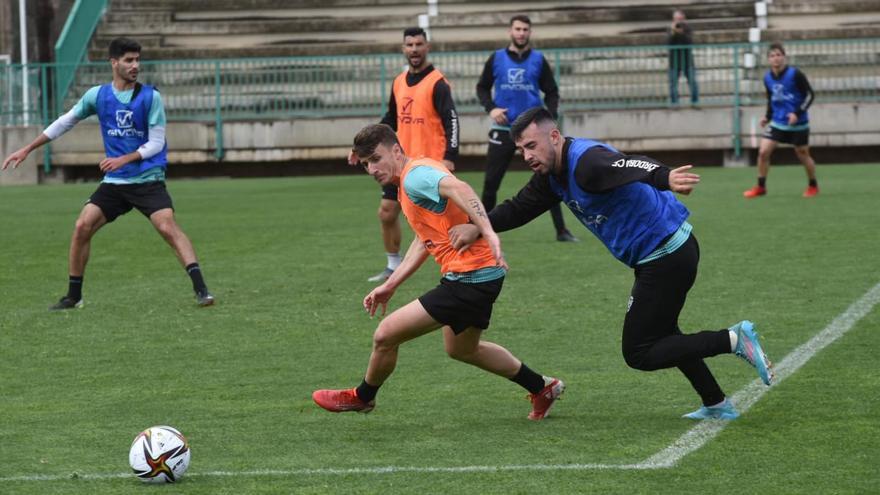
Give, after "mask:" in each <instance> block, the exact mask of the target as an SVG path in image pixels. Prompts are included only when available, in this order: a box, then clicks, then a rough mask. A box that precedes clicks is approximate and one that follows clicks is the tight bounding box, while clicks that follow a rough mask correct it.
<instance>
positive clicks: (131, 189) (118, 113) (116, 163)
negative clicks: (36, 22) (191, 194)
mask: <svg viewBox="0 0 880 495" xmlns="http://www.w3.org/2000/svg"><path fill="white" fill-rule="evenodd" d="M109 52H110V65H111V67H112V69H113V81H112V83H108V84H103V85H101V86H95V87H93V88H91V89H89V90H88V91H87V92H86V93H85V94H84V95H83V96H82V98H81V99H80V100H79V102H78V103H77V104H76V106H74V107H73V109H71V110H70V111H69V112H67V113H66V114H64V115H62V116H61V117H59V118H58V119H57V120H56V121H55V122H53V123H52V124H51V125H50V126H49V127H47V128H46V130H45V131H43V133H42V134H40V136H38V137H37V138H36V139H34V141H33V142H31V143H30V144H28V145H27V146H25V147H23V148H21V149H20V150H18V151H16V152H15V153H12V154H11V155H9V157H7V158H6V160H4V161H3V169H4V170H5V169H6V168H7V167H8V166H10V165H12V166H13V167H17V166H18V165H19V164H20V163H21V162H22V161H23V160H24V159H25V158H27V156H28V155H29V154H30V153H31V152H32V151H33V150H35V149H37V148H39V147H40V146H42V145H44V144H46V143H48V142H49V141H52V140H54V139H57V138H59V137H60V136H61V135H62V134H64V133H65V132H67V131H69V130H70V129H72V128H73V126H75V125H76V124H77V123H78V122H79V121H81V120H83V119H85V118H87V117H89V116H91V115H97V116H98V120H99V122H100V124H101V127H100V129H101V137H102V138H103V140H104V151H105V153H106V158H104V159H103V160H101V163H100V164H99V167H100V169H101V171H102V172H104V178H103V180H102V181H101V184H100V185H99V186H98V189H97V190H96V191H95V192H94V193H93V194H92V196H91V197H90V198H89V199H88V201H87V202H86V204H85V206H83V209H82V211H81V212H80V214H79V218H77V220H76V225H75V226H74V229H73V236H72V237H71V239H70V255H69V260H68V262H69V274H70V278H69V283H68V289H67V294H66V295H65V296H64V297H62V298H61V300H60V301H58V302H57V303H56V304H55V305H53V306H51V307H50V308H49V309H52V310H62V309H71V308H80V307H82V305H83V298H82V288H83V277H84V274H85V269H86V263H87V262H88V260H89V253H90V248H91V241H92V236H94V235H95V233H96V232H98V230H99V229H100V228H101V227H103V226H104V225H106V224H108V223H110V222H112V221H113V220H115V219H116V217H118V216H120V215H124V214H125V213H128V212H129V211H131V209H132V208H137V209H138V211H140V212H141V213H143V214H144V216H146V217H147V218H149V219H150V223H152V224H153V227H155V228H156V231H158V232H159V234H160V235H161V236H162V238H163V239H165V241H166V242H168V244H169V245H170V246H171V247H172V249H174V252H175V254H176V255H177V258H178V259H179V260H180V263H181V264H182V265H183V267H184V268H185V269H186V273H187V274H188V275H189V277H190V279H191V280H192V284H193V290H194V291H195V294H196V301H197V302H198V304H199V306H210V305H211V304H214V296H212V295H211V293H210V292H208V287H207V285H205V281H204V279H203V277H202V271H201V267H200V266H199V262H198V260H197V259H196V253H195V251H194V250H193V246H192V243H191V242H190V240H189V238H188V237H187V236H186V234H185V233H184V232H183V230H181V229H180V227H179V226H178V225H177V222H176V221H175V220H174V207H173V205H172V202H171V196H169V195H168V191H167V190H166V189H165V169H166V168H167V166H168V160H167V156H166V155H167V152H168V144H167V143H166V142H165V109H164V106H163V105H162V97H161V95H160V94H159V91H158V90H156V88H154V87H152V86H148V85H146V84H141V83H139V82H137V78H138V72H139V70H140V59H141V46H140V44H138V43H137V42H136V41H133V40H130V39H126V38H117V39H114V40H113V41H111V42H110V46H109Z"/></svg>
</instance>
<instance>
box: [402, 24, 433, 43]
mask: <svg viewBox="0 0 880 495" xmlns="http://www.w3.org/2000/svg"><path fill="white" fill-rule="evenodd" d="M407 36H421V37H422V38H425V41H427V40H428V35H427V34H426V33H425V30H424V29H422V28H420V27H410V28H406V29H404V30H403V39H406V37H407Z"/></svg>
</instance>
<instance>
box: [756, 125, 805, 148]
mask: <svg viewBox="0 0 880 495" xmlns="http://www.w3.org/2000/svg"><path fill="white" fill-rule="evenodd" d="M762 137H765V138H767V139H769V140H771V141H776V142H777V143H787V144H790V145H792V146H806V145H808V144H810V128H809V127H808V128H806V129H803V130H800V131H784V130H782V129H777V128H775V127H773V126H767V128H766V129H764V134H762Z"/></svg>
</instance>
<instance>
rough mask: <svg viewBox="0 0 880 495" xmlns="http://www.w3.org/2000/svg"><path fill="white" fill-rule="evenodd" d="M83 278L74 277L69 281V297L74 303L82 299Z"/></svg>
mask: <svg viewBox="0 0 880 495" xmlns="http://www.w3.org/2000/svg"><path fill="white" fill-rule="evenodd" d="M82 290H83V278H82V276H79V277H74V276H73V275H71V276H70V278H69V279H68V281H67V297H69V298H71V299H73V300H74V301H79V300H80V299H82V297H83V296H82V294H83V292H82Z"/></svg>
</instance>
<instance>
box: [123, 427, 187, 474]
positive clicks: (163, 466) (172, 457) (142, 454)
mask: <svg viewBox="0 0 880 495" xmlns="http://www.w3.org/2000/svg"><path fill="white" fill-rule="evenodd" d="M189 457H190V450H189V443H188V442H187V441H186V438H184V437H183V435H182V434H181V433H180V432H179V431H177V430H175V429H174V428H172V427H170V426H153V427H152V428H147V429H146V430H144V431H142V432H141V433H140V434H138V436H136V437H134V442H132V443H131V450H130V451H129V452H128V463H129V465H130V466H131V469H132V470H134V474H136V475H137V477H138V478H140V480H141V481H143V482H145V483H174V482H175V481H177V480H179V479H180V478H181V477H182V476H183V473H185V472H186V469H187V468H188V467H189Z"/></svg>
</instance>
